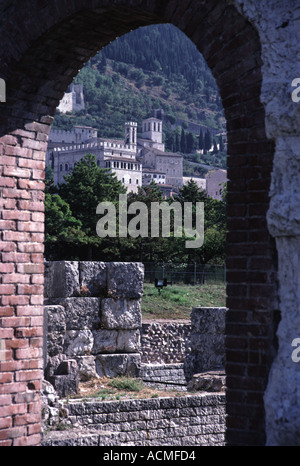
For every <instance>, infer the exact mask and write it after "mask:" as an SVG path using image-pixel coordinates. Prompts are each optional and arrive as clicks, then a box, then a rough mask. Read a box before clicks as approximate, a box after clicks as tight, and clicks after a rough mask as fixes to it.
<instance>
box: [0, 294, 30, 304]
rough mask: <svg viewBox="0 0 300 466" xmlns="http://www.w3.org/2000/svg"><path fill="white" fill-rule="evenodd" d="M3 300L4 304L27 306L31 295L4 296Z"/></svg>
mask: <svg viewBox="0 0 300 466" xmlns="http://www.w3.org/2000/svg"><path fill="white" fill-rule="evenodd" d="M1 300H2V305H4V306H15V305H18V304H20V305H21V306H25V305H27V304H29V296H2V299H1Z"/></svg>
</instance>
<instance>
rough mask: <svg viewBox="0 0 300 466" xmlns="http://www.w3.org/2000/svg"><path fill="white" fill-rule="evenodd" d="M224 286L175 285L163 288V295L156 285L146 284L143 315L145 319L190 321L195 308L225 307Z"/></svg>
mask: <svg viewBox="0 0 300 466" xmlns="http://www.w3.org/2000/svg"><path fill="white" fill-rule="evenodd" d="M225 299H226V291H225V285H224V284H218V285H210V284H209V285H197V286H190V285H173V286H167V287H166V288H163V289H162V291H161V294H159V292H158V290H157V289H156V288H155V286H154V284H150V283H145V285H144V296H143V299H142V315H143V320H145V319H189V318H190V314H191V311H192V308H193V307H200V306H202V307H205V306H206V307H214V306H216V307H222V306H225V305H226V303H225Z"/></svg>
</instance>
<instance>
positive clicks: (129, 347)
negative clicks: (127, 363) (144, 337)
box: [117, 330, 141, 353]
mask: <svg viewBox="0 0 300 466" xmlns="http://www.w3.org/2000/svg"><path fill="white" fill-rule="evenodd" d="M140 345H141V343H140V332H139V330H129V331H128V330H119V331H118V336H117V351H124V352H126V353H137V352H138V351H140V349H141V348H140Z"/></svg>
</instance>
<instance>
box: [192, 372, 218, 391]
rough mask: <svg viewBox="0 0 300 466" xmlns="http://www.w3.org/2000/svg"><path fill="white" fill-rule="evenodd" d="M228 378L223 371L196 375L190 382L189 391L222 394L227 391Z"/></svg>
mask: <svg viewBox="0 0 300 466" xmlns="http://www.w3.org/2000/svg"><path fill="white" fill-rule="evenodd" d="M225 382H226V376H225V372H222V371H209V372H202V373H200V374H194V375H193V377H192V379H191V380H190V381H189V383H188V386H187V389H188V390H189V391H197V390H202V391H209V392H220V391H224V390H225Z"/></svg>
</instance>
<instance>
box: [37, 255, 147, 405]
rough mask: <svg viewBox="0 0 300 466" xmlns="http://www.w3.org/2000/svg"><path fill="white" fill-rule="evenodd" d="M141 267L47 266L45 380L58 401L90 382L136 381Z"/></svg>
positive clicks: (106, 264) (104, 264) (65, 263)
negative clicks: (120, 378) (98, 379)
mask: <svg viewBox="0 0 300 466" xmlns="http://www.w3.org/2000/svg"><path fill="white" fill-rule="evenodd" d="M143 285H144V267H143V265H142V264H139V263H125V262H85V261H81V262H78V261H57V262H47V263H46V264H45V304H46V305H45V329H44V338H45V349H46V355H45V378H46V379H47V380H48V381H50V382H51V384H52V385H53V386H54V388H55V389H56V391H57V393H58V394H59V395H61V396H66V395H69V394H72V393H73V394H74V393H77V392H78V383H79V381H82V380H83V381H85V380H89V379H91V378H93V377H103V376H106V377H116V376H121V375H123V376H125V375H127V376H131V377H139V373H140V366H141V355H140V327H141V315H142V314H141V298H142V294H143Z"/></svg>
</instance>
